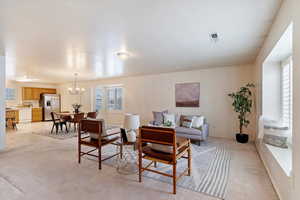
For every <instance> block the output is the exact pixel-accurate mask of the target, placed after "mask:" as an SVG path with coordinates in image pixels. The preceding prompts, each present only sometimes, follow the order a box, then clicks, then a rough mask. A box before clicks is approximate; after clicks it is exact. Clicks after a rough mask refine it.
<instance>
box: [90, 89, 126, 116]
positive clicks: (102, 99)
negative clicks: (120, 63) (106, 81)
mask: <svg viewBox="0 0 300 200" xmlns="http://www.w3.org/2000/svg"><path fill="white" fill-rule="evenodd" d="M122 109H123V88H122V87H102V88H100V87H99V88H96V89H95V110H96V111H105V110H108V111H118V110H122Z"/></svg>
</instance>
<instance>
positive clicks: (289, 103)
mask: <svg viewBox="0 0 300 200" xmlns="http://www.w3.org/2000/svg"><path fill="white" fill-rule="evenodd" d="M281 66H282V73H281V75H282V76H281V98H282V99H281V114H282V122H283V123H284V125H285V126H288V127H289V128H292V123H293V113H292V112H293V64H292V59H291V58H289V59H288V60H286V61H283V62H282V63H281Z"/></svg>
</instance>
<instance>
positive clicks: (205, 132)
mask: <svg viewBox="0 0 300 200" xmlns="http://www.w3.org/2000/svg"><path fill="white" fill-rule="evenodd" d="M208 135H209V125H208V123H204V124H203V126H202V139H203V140H206V139H207V137H208Z"/></svg>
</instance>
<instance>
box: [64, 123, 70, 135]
mask: <svg viewBox="0 0 300 200" xmlns="http://www.w3.org/2000/svg"><path fill="white" fill-rule="evenodd" d="M64 125H65V127H66V132H67V133H69V130H68V126H67V122H66V123H64Z"/></svg>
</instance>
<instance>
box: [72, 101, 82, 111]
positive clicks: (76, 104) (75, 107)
mask: <svg viewBox="0 0 300 200" xmlns="http://www.w3.org/2000/svg"><path fill="white" fill-rule="evenodd" d="M72 107H73V109H74V113H75V114H78V113H79V109H80V108H81V107H82V105H80V104H78V103H74V104H72Z"/></svg>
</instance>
